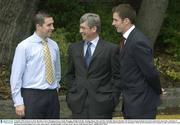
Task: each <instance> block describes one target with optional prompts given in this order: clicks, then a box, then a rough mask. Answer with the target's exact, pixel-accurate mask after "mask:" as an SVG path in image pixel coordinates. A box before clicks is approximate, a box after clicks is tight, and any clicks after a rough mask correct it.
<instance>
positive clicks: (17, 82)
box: [10, 44, 26, 106]
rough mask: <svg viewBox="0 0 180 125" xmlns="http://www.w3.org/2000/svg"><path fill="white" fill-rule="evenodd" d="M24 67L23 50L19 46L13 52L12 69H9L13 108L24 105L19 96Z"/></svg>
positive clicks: (24, 57) (24, 56)
mask: <svg viewBox="0 0 180 125" xmlns="http://www.w3.org/2000/svg"><path fill="white" fill-rule="evenodd" d="M25 65H26V54H25V48H24V47H23V46H22V44H19V45H18V46H17V48H16V51H15V55H14V59H13V64H12V69H11V78H10V84H11V92H12V98H13V101H14V106H17V105H22V104H24V102H23V98H22V95H21V87H22V84H23V80H22V77H23V73H24V71H25Z"/></svg>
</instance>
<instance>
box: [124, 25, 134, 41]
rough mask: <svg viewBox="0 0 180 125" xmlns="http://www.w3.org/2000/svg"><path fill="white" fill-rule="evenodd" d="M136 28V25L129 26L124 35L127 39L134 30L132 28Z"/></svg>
mask: <svg viewBox="0 0 180 125" xmlns="http://www.w3.org/2000/svg"><path fill="white" fill-rule="evenodd" d="M134 28H135V25H132V26H131V28H129V29H128V30H127V31H126V32H125V33H124V34H123V37H124V38H125V39H127V38H128V36H129V34H130V33H131V32H132V30H133V29H134ZM124 44H126V40H125V41H124Z"/></svg>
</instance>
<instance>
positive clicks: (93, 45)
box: [84, 36, 99, 56]
mask: <svg viewBox="0 0 180 125" xmlns="http://www.w3.org/2000/svg"><path fill="white" fill-rule="evenodd" d="M98 41H99V36H97V37H96V38H95V39H94V40H92V41H85V42H84V56H85V55H86V50H87V42H91V43H92V44H91V46H90V48H91V56H93V54H94V50H95V48H96V46H97V44H98Z"/></svg>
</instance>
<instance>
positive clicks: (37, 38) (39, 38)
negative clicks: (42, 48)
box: [33, 32, 48, 43]
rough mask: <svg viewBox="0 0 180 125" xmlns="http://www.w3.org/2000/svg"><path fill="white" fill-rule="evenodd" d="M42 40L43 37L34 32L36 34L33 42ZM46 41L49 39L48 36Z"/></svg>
mask: <svg viewBox="0 0 180 125" xmlns="http://www.w3.org/2000/svg"><path fill="white" fill-rule="evenodd" d="M41 41H42V38H41V37H40V36H38V34H37V33H36V32H34V34H33V42H37V43H40V42H41ZM46 41H48V38H46Z"/></svg>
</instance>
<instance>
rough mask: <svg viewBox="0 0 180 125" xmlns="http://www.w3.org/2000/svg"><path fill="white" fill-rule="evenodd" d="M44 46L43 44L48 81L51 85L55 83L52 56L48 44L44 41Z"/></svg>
mask: <svg viewBox="0 0 180 125" xmlns="http://www.w3.org/2000/svg"><path fill="white" fill-rule="evenodd" d="M42 44H43V50H44V61H45V72H46V80H47V82H48V83H49V84H52V83H53V81H54V75H53V68H52V61H51V54H50V51H49V47H48V44H47V42H45V41H42Z"/></svg>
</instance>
